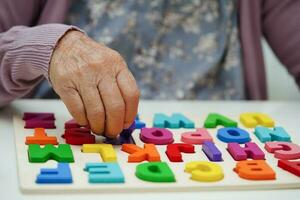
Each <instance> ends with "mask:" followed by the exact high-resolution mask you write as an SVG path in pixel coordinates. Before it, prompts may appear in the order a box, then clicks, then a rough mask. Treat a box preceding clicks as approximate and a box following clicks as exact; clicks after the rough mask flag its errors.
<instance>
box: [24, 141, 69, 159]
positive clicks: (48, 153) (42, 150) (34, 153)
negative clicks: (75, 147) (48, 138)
mask: <svg viewBox="0 0 300 200" xmlns="http://www.w3.org/2000/svg"><path fill="white" fill-rule="evenodd" d="M28 159H29V162H32V163H42V162H46V161H48V160H50V159H52V160H56V161H57V162H74V158H73V152H72V150H71V147H70V145H68V144H59V145H58V147H55V146H54V145H52V144H46V145H45V146H44V147H41V146H40V145H38V144H29V145H28Z"/></svg>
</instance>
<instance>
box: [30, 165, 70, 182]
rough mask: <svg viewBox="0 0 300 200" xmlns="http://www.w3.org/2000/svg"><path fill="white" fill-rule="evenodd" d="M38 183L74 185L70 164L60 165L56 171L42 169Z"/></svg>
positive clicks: (37, 179)
mask: <svg viewBox="0 0 300 200" xmlns="http://www.w3.org/2000/svg"><path fill="white" fill-rule="evenodd" d="M35 182H36V183H39V184H41V183H55V184H57V183H72V182H73V179H72V174H71V170H70V166H69V164H68V163H58V164H57V168H55V169H48V168H46V169H44V168H42V169H41V172H40V174H39V175H38V176H37V178H36V181H35Z"/></svg>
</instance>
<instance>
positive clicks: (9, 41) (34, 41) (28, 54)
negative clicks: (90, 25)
mask: <svg viewBox="0 0 300 200" xmlns="http://www.w3.org/2000/svg"><path fill="white" fill-rule="evenodd" d="M70 29H77V28H76V27H73V26H68V25H63V24H45V25H40V26H35V27H26V26H14V27H12V28H11V29H9V30H8V31H6V32H3V33H0V107H2V106H4V105H6V104H8V103H9V102H11V101H13V100H14V99H17V98H21V97H24V96H26V95H27V94H29V93H30V92H31V91H32V90H33V89H34V87H35V86H37V85H38V84H39V83H40V82H41V81H42V80H43V79H44V78H48V66H49V62H50V59H51V55H52V52H53V50H54V48H55V46H56V44H57V42H58V41H59V39H60V38H61V37H62V36H63V35H64V34H65V33H66V32H67V31H68V30H70Z"/></svg>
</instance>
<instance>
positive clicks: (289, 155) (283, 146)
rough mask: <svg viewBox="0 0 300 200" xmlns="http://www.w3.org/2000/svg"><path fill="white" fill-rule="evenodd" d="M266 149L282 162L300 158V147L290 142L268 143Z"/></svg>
mask: <svg viewBox="0 0 300 200" xmlns="http://www.w3.org/2000/svg"><path fill="white" fill-rule="evenodd" d="M265 149H266V150H267V151H268V152H269V153H274V157H275V158H278V159H282V160H294V159H299V158H300V146H299V145H297V144H294V143H290V142H266V143H265Z"/></svg>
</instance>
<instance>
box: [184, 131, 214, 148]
mask: <svg viewBox="0 0 300 200" xmlns="http://www.w3.org/2000/svg"><path fill="white" fill-rule="evenodd" d="M181 141H182V142H184V143H187V144H203V143H204V142H205V141H211V142H212V141H213V138H212V137H211V135H210V134H209V132H208V131H207V130H206V129H205V128H197V129H196V131H195V132H185V133H182V134H181Z"/></svg>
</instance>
